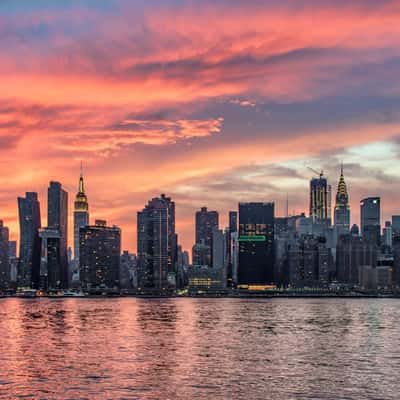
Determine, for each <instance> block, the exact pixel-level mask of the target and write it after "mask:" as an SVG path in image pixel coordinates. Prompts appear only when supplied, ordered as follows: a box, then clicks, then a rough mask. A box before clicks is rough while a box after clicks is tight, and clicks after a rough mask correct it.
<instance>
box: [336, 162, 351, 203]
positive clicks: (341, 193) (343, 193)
mask: <svg viewBox="0 0 400 400" xmlns="http://www.w3.org/2000/svg"><path fill="white" fill-rule="evenodd" d="M336 198H337V199H343V200H346V201H348V193H347V185H346V181H345V180H344V172H343V162H342V163H341V166H340V179H339V184H338V190H337V195H336Z"/></svg>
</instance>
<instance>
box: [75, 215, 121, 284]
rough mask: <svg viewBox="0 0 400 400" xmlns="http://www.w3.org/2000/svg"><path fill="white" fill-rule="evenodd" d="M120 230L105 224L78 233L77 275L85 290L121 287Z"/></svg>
mask: <svg viewBox="0 0 400 400" xmlns="http://www.w3.org/2000/svg"><path fill="white" fill-rule="evenodd" d="M120 254H121V230H120V229H119V228H118V227H116V226H113V227H108V226H107V225H106V221H100V220H97V221H96V222H95V225H89V226H85V227H83V228H80V230H79V276H80V279H81V285H82V288H84V289H89V290H90V289H116V288H119V286H120Z"/></svg>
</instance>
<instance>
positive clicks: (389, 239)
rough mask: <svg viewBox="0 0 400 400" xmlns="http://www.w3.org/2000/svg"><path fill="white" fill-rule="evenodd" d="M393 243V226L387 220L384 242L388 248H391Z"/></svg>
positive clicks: (384, 229)
mask: <svg viewBox="0 0 400 400" xmlns="http://www.w3.org/2000/svg"><path fill="white" fill-rule="evenodd" d="M392 243H393V228H392V223H391V222H390V221H386V222H385V227H384V228H383V244H384V246H385V247H386V248H388V249H391V248H392Z"/></svg>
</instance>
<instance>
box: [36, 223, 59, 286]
mask: <svg viewBox="0 0 400 400" xmlns="http://www.w3.org/2000/svg"><path fill="white" fill-rule="evenodd" d="M39 236H40V239H41V256H40V279H39V289H43V290H59V289H63V288H64V287H63V285H62V282H63V280H62V278H63V277H62V269H61V262H60V257H61V253H60V243H61V240H60V231H59V230H58V229H52V228H42V229H39Z"/></svg>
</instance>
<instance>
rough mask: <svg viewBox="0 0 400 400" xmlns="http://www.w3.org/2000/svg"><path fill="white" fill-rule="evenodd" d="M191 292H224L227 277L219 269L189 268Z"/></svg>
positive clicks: (206, 267) (205, 267)
mask: <svg viewBox="0 0 400 400" xmlns="http://www.w3.org/2000/svg"><path fill="white" fill-rule="evenodd" d="M188 288H189V291H209V290H216V291H218V290H223V289H225V288H226V275H225V274H224V271H223V270H222V269H219V268H211V267H208V266H191V267H189V268H188Z"/></svg>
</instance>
